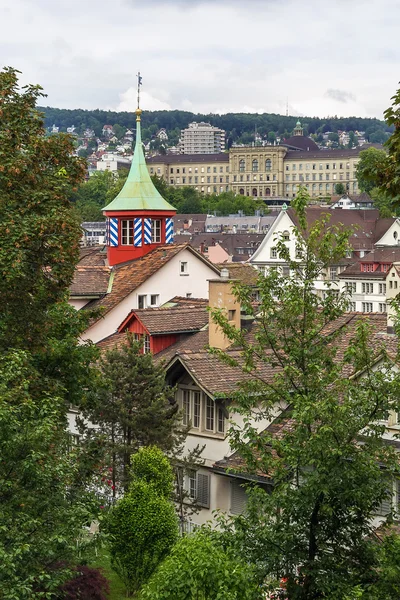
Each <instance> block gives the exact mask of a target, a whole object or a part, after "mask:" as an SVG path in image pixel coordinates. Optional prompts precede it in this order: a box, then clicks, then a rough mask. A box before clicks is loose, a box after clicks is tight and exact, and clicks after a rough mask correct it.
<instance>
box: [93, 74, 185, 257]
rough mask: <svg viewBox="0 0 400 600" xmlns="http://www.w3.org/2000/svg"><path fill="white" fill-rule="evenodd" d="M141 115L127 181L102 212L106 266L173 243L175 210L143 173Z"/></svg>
mask: <svg viewBox="0 0 400 600" xmlns="http://www.w3.org/2000/svg"><path fill="white" fill-rule="evenodd" d="M139 82H140V78H139ZM141 113H142V111H141V110H140V108H138V109H137V110H136V144H135V152H134V155H133V160H132V164H131V168H130V170H129V175H128V178H127V180H126V182H125V184H124V187H123V188H122V190H121V191H120V193H119V194H118V196H117V197H116V198H115V199H114V200H113V201H112V202H110V204H108V205H107V206H106V207H104V208H103V212H104V214H105V216H106V218H107V258H108V263H109V265H110V266H113V265H118V264H120V263H123V262H126V261H129V260H134V259H137V258H140V257H142V256H144V255H145V254H148V253H149V252H151V251H152V250H154V248H157V246H160V245H162V244H172V243H173V217H174V216H175V214H176V209H175V208H174V207H173V206H171V204H169V203H168V202H167V201H166V200H164V198H163V197H162V196H161V194H160V193H159V192H158V191H157V189H156V188H155V186H154V184H153V182H152V180H151V178H150V175H149V172H148V170H147V166H146V161H145V158H144V154H143V147H142V139H141V133H140V116H141Z"/></svg>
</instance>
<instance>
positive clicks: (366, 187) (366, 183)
mask: <svg viewBox="0 0 400 600" xmlns="http://www.w3.org/2000/svg"><path fill="white" fill-rule="evenodd" d="M386 164H387V154H386V152H385V151H384V150H378V149H377V148H368V150H363V151H362V152H360V159H359V161H358V164H357V167H356V177H357V182H358V187H359V188H360V190H361V191H362V192H370V191H371V190H372V189H373V188H376V187H378V186H379V185H380V181H381V177H382V173H383V172H384V170H385V168H386Z"/></svg>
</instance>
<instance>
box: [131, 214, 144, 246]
mask: <svg viewBox="0 0 400 600" xmlns="http://www.w3.org/2000/svg"><path fill="white" fill-rule="evenodd" d="M133 244H134V246H136V247H137V248H138V247H140V246H141V245H142V219H141V218H140V217H136V218H135V219H134V220H133Z"/></svg>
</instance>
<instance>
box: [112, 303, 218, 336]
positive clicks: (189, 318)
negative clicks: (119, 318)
mask: <svg viewBox="0 0 400 600" xmlns="http://www.w3.org/2000/svg"><path fill="white" fill-rule="evenodd" d="M134 318H136V319H137V320H138V321H140V323H141V324H142V325H143V327H144V328H145V329H146V330H147V332H148V333H149V334H150V335H166V334H167V333H189V332H195V331H199V330H200V329H202V328H203V327H204V326H205V325H207V323H208V311H207V308H206V307H205V306H200V307H199V306H196V307H185V306H183V307H175V308H163V307H160V308H144V309H139V310H132V311H131V312H130V313H129V315H128V317H127V318H126V319H124V321H123V323H121V325H120V326H119V327H118V331H119V332H121V333H122V331H125V330H126V328H127V327H128V326H129V323H130V322H131V321H132V319H134Z"/></svg>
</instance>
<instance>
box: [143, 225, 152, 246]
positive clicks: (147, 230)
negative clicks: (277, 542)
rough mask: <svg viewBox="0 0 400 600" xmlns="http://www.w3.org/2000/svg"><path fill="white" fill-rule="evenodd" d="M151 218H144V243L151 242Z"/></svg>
mask: <svg viewBox="0 0 400 600" xmlns="http://www.w3.org/2000/svg"><path fill="white" fill-rule="evenodd" d="M151 242H152V235H151V219H144V243H145V244H151Z"/></svg>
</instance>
